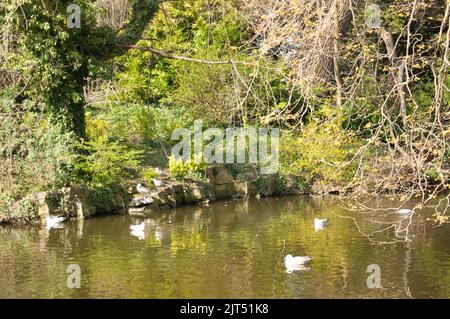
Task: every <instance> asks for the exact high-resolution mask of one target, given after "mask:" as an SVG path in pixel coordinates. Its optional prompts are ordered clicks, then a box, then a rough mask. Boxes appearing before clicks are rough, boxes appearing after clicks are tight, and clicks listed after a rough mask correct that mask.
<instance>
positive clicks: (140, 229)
mask: <svg viewBox="0 0 450 319" xmlns="http://www.w3.org/2000/svg"><path fill="white" fill-rule="evenodd" d="M144 228H145V222H142V223H140V224H138V225H131V226H130V229H131V230H132V231H136V232H143V231H144Z"/></svg>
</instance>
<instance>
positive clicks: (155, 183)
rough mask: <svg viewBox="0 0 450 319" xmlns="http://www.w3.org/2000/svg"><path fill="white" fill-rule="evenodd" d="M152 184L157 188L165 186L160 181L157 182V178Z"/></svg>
mask: <svg viewBox="0 0 450 319" xmlns="http://www.w3.org/2000/svg"><path fill="white" fill-rule="evenodd" d="M152 182H153V185H155V186H156V187H160V186H162V184H163V183H162V182H161V181H160V180H157V179H156V178H153V179H152Z"/></svg>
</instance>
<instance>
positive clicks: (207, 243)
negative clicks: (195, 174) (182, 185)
mask: <svg viewBox="0 0 450 319" xmlns="http://www.w3.org/2000/svg"><path fill="white" fill-rule="evenodd" d="M343 214H346V215H349V214H351V213H350V212H347V211H344V209H343V208H342V206H341V204H340V202H339V200H337V199H333V198H331V199H316V198H309V197H284V198H278V199H275V198H273V199H261V200H259V201H258V200H251V201H248V202H246V201H229V202H216V203H213V204H211V205H210V206H208V207H200V206H194V207H184V208H178V209H175V210H172V211H168V212H164V213H160V214H157V215H155V216H154V218H151V219H148V220H147V222H146V226H145V230H144V233H145V235H146V236H145V239H143V240H139V239H138V238H136V237H134V236H132V235H131V234H130V230H129V226H130V225H131V224H135V223H139V222H141V221H143V220H142V219H138V218H132V217H129V216H107V217H99V218H95V219H89V220H85V221H70V222H67V223H65V224H64V228H62V229H51V230H50V231H48V230H46V229H45V227H43V226H42V225H29V226H20V227H19V226H0V298H100V297H102V298H411V297H412V298H438V297H441V298H449V297H450V227H449V225H444V226H442V227H434V225H433V224H432V223H430V222H427V220H426V219H427V217H429V216H430V214H431V212H427V211H426V210H422V211H421V212H420V213H418V214H417V215H416V216H414V225H413V226H412V228H411V233H410V235H411V238H412V241H411V242H409V243H395V244H386V245H375V244H373V243H371V242H370V241H369V240H368V239H367V238H366V237H364V236H363V235H362V234H361V233H360V232H358V230H357V228H356V227H355V223H354V220H353V219H349V218H342V217H339V216H338V215H343ZM352 214H353V213H352ZM355 216H356V217H355V218H359V221H360V222H361V224H364V223H367V221H366V219H367V218H366V217H365V216H361V215H360V214H355ZM315 217H323V218H328V219H329V224H328V226H327V227H326V228H325V229H323V230H320V231H315V229H314V223H313V220H314V218H315ZM394 217H395V216H394ZM368 227H372V226H368ZM391 235H392V234H386V236H387V237H389V236H391ZM286 254H292V255H309V256H312V257H313V260H312V261H311V262H309V263H308V264H307V267H305V269H303V270H300V271H294V272H291V273H288V272H287V271H286V268H285V264H284V256H285V255H286ZM71 264H76V265H79V267H80V270H81V288H79V289H69V288H68V287H67V276H68V275H69V274H68V273H67V267H68V266H69V265H71ZM371 264H377V265H379V267H380V274H381V286H382V287H381V288H379V289H369V288H368V286H367V278H368V276H369V275H370V273H368V272H367V267H368V266H369V265H371Z"/></svg>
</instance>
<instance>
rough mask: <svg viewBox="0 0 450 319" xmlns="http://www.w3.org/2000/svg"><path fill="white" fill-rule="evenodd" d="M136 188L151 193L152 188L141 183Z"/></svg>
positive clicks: (139, 191) (141, 191)
mask: <svg viewBox="0 0 450 319" xmlns="http://www.w3.org/2000/svg"><path fill="white" fill-rule="evenodd" d="M136 190H137V191H138V193H144V194H146V193H150V190H149V189H148V188H147V187H145V186H144V185H142V184H141V183H139V184H137V185H136Z"/></svg>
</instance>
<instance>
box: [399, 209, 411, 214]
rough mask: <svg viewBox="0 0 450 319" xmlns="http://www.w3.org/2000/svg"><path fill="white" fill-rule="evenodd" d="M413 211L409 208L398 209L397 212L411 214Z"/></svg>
mask: <svg viewBox="0 0 450 319" xmlns="http://www.w3.org/2000/svg"><path fill="white" fill-rule="evenodd" d="M412 212H413V211H412V210H411V209H406V208H404V209H399V210H398V212H397V213H399V214H400V215H409V214H411V213H412Z"/></svg>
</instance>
